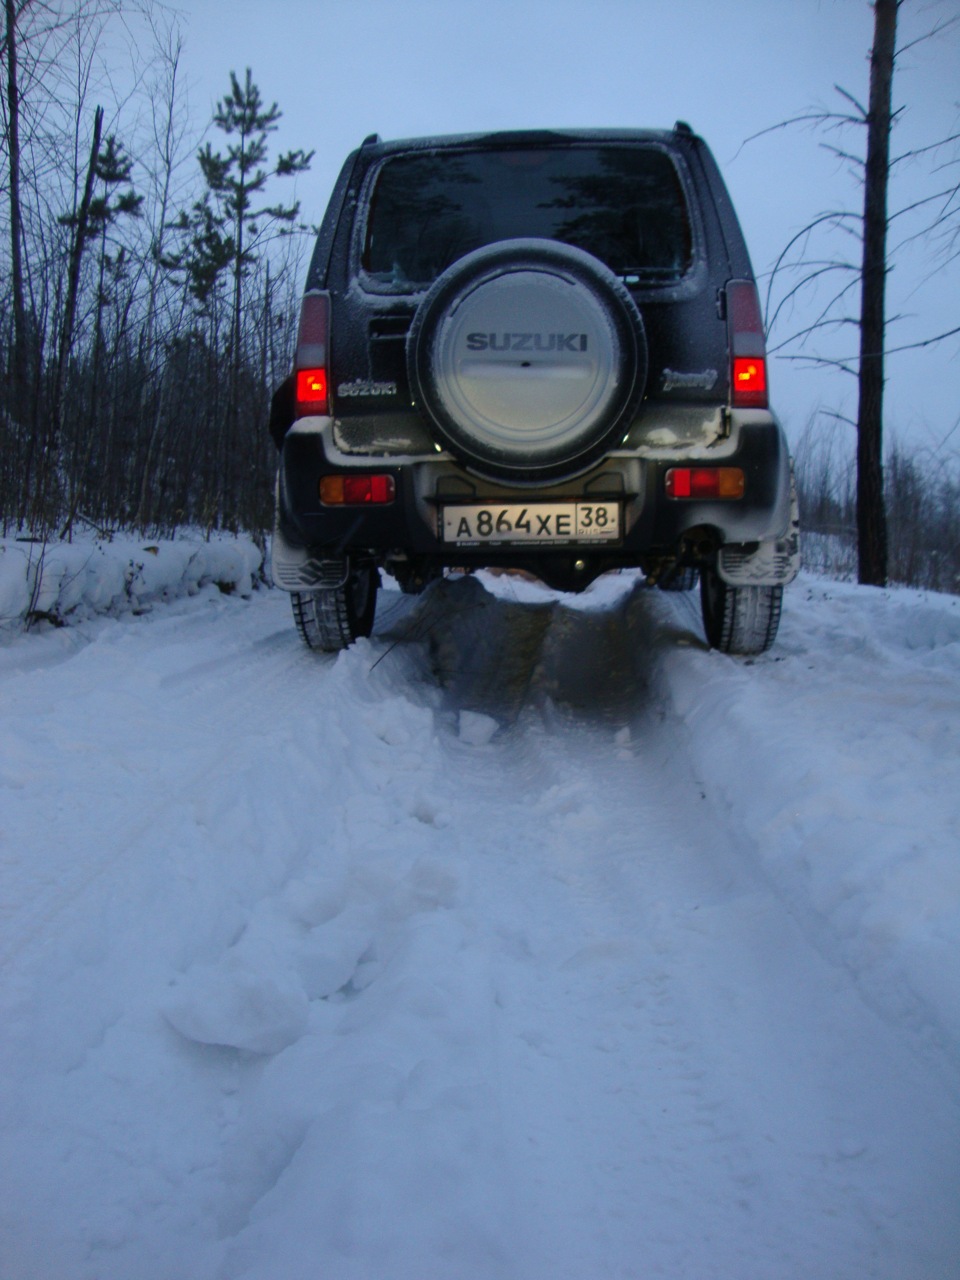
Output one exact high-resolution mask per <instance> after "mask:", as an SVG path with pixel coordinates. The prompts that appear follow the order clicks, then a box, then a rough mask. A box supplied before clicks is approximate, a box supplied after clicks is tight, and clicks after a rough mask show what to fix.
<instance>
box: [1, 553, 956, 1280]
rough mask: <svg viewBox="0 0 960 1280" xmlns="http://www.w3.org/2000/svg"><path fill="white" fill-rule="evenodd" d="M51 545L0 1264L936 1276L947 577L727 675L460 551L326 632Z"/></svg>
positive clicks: (28, 730)
mask: <svg viewBox="0 0 960 1280" xmlns="http://www.w3.org/2000/svg"><path fill="white" fill-rule="evenodd" d="M87 551H88V553H89V552H90V548H89V547H88V548H87ZM4 554H5V555H9V554H10V552H9V551H8V552H5V553H4ZM71 554H73V553H71ZM98 554H100V555H101V556H102V560H103V563H104V565H110V566H112V567H110V568H107V569H105V570H104V573H93V574H91V575H90V576H89V583H90V584H91V585H89V586H88V587H84V588H82V589H80V588H77V587H75V586H74V585H73V583H74V582H75V578H74V577H72V576H71V573H72V572H73V571H71V572H68V573H66V575H65V578H64V579H63V580H62V581H61V585H60V586H59V587H58V588H57V592H56V596H55V597H54V594H53V587H52V586H51V587H50V590H49V592H48V596H47V597H46V600H47V603H46V605H45V606H44V609H43V611H44V612H48V613H50V614H51V615H52V616H55V617H59V618H60V619H62V620H63V619H65V620H67V621H73V622H74V623H75V625H72V626H66V627H59V628H58V627H54V626H52V625H50V624H49V623H43V624H41V625H40V626H39V627H38V628H35V629H33V630H31V631H30V632H28V633H26V634H22V633H20V632H19V631H16V630H14V629H12V628H8V629H7V634H6V635H5V638H4V639H3V641H2V643H0V1026H2V1028H3V1033H2V1039H0V1180H2V1181H0V1276H2V1277H3V1280H183V1278H185V1277H189V1278H190V1280H254V1278H256V1280H434V1277H436V1278H437V1280H507V1278H510V1280H614V1278H616V1280H625V1278H627V1277H631V1278H634V1280H648V1278H653V1277H665V1278H666V1277H669V1278H670V1280H866V1278H868V1277H874V1278H878V1280H879V1278H882V1280H947V1278H949V1277H954V1276H956V1275H958V1274H960V963H958V950H960V947H958V944H960V751H958V731H960V600H958V599H956V598H952V597H937V596H929V595H927V596H923V595H919V594H917V593H913V592H907V591H886V592H881V591H870V590H865V589H860V588H857V587H854V586H849V585H839V584H833V583H829V582H826V581H825V580H822V579H816V578H812V577H809V576H807V577H802V578H801V579H800V580H799V581H798V583H797V584H795V585H794V586H793V587H792V588H791V589H790V591H789V592H788V603H787V608H786V611H785V616H784V623H783V627H782V630H781V638H780V641H779V642H778V644H777V646H776V648H775V649H774V650H773V651H772V652H771V653H770V654H768V655H766V656H765V657H764V658H762V659H758V660H756V661H754V662H743V661H742V660H735V659H730V658H726V657H723V656H721V655H719V654H716V653H712V652H709V651H708V650H707V649H706V648H705V646H704V644H703V641H702V638H701V631H700V627H699V621H698V618H697V609H696V601H695V598H694V597H693V596H691V597H673V596H667V595H663V594H661V593H657V592H647V591H645V590H643V589H642V587H641V586H640V585H639V584H638V582H637V580H636V579H635V578H634V577H633V576H632V575H628V574H624V575H613V576H609V577H607V578H605V579H602V580H600V581H599V582H597V583H596V584H594V587H593V588H592V589H591V590H590V591H588V592H587V593H586V594H585V595H583V596H581V597H562V596H559V595H558V594H557V593H554V592H550V591H547V590H545V589H544V588H541V587H540V586H538V585H536V584H532V583H528V582H525V581H523V580H521V579H517V578H514V577H494V576H490V575H482V576H481V577H479V578H474V579H463V580H448V581H446V582H444V583H441V584H438V585H437V587H436V588H434V589H433V590H432V591H430V592H429V593H428V594H427V595H426V596H424V597H422V598H421V599H420V600H417V601H412V600H410V599H409V598H408V597H403V596H401V595H399V594H398V593H395V592H390V591H385V592H384V593H383V594H382V596H381V605H380V608H379V611H378V617H377V625H376V629H375V635H374V637H373V638H372V639H371V640H370V641H363V642H361V643H359V644H358V645H356V646H355V647H354V648H353V649H351V650H350V651H349V652H347V653H345V654H342V655H340V656H339V657H337V658H333V657H322V656H317V655H313V654H310V653H308V652H307V651H305V650H304V649H302V647H301V646H300V643H299V641H298V640H297V637H296V634H295V632H294V629H293V626H292V622H291V619H290V614H289V604H288V600H287V598H286V596H284V595H283V594H281V593H279V592H275V591H269V590H266V589H262V588H261V589H259V590H254V591H252V593H251V591H250V588H251V586H252V579H251V577H250V575H251V574H252V573H253V572H255V568H256V557H255V555H254V554H253V552H252V550H251V549H250V548H249V547H245V546H244V544H239V545H238V547H236V548H234V549H233V551H229V550H224V551H223V552H222V554H223V555H225V556H229V555H235V556H236V559H235V560H234V561H233V565H234V569H233V570H232V571H230V572H228V571H227V570H225V569H223V568H222V567H221V568H220V569H219V570H217V571H211V572H207V571H206V570H205V569H204V570H202V571H199V572H198V571H197V570H198V568H199V563H198V562H197V561H192V563H193V569H191V570H190V572H189V573H186V576H185V570H184V569H183V557H184V553H183V552H182V551H181V552H174V551H172V550H170V549H169V548H167V547H163V546H161V547H159V548H158V550H157V551H156V552H155V553H153V552H145V553H144V554H143V555H142V556H141V555H139V554H138V553H137V550H136V549H135V548H134V549H133V550H131V549H130V548H125V547H123V548H120V549H114V550H111V551H104V552H100V553H98ZM193 554H194V552H193V551H191V552H190V553H189V554H188V555H187V561H188V563H191V561H190V556H192V555H193ZM197 554H200V555H202V554H204V553H202V552H200V553H197ZM211 554H213V553H211ZM217 554H220V553H219V552H218V553H217ZM114 561H119V562H120V564H121V569H122V570H123V571H122V572H121V574H120V581H121V587H120V588H119V594H118V593H117V592H112V593H109V592H108V589H107V587H106V586H104V585H103V582H104V579H105V576H106V575H107V574H114V573H115V572H116V566H115V565H114ZM141 561H142V562H143V564H144V566H146V567H145V568H144V569H141V570H139V571H137V572H135V573H133V574H132V575H131V574H130V573H129V572H128V569H127V568H126V567H124V566H129V565H130V563H131V562H132V563H133V564H134V565H136V564H140V563H141ZM7 563H8V564H9V563H12V562H10V561H8V562H7ZM161 564H166V565H167V566H168V569H167V570H163V571H162V572H161V568H160V566H161ZM178 565H179V566H180V567H179V568H177V566H178ZM11 572H12V571H11ZM167 572H168V573H169V575H170V577H171V579H172V581H171V582H169V583H165V582H164V581H163V575H164V573H167ZM147 574H152V575H153V576H152V578H151V585H150V586H149V589H147V588H146V586H145V587H144V591H143V592H141V593H140V594H139V595H137V592H136V591H134V592H133V593H131V591H130V588H129V583H130V581H136V582H144V583H146V578H145V577H144V575H147ZM13 576H16V575H13ZM217 581H221V582H223V583H224V584H225V585H228V586H230V585H233V586H235V587H237V588H238V590H235V591H234V593H233V594H229V595H227V594H224V593H223V592H222V591H221V590H220V589H218V587H217V586H216V585H214V583H215V582H217ZM2 582H3V574H2V573H0V583H2ZM51 582H52V579H51ZM64 582H68V584H69V585H70V589H71V590H73V592H74V596H71V597H70V598H69V600H67V601H66V603H64V598H63V595H62V592H63V590H64V585H63V583H64ZM124 582H126V583H127V585H126V586H124V585H122V584H123V583H124ZM6 589H7V590H8V594H7V596H6V597H4V598H5V599H6V600H7V602H8V603H7V606H6V612H5V613H4V611H3V610H0V613H3V616H6V617H10V616H11V615H16V614H17V613H21V612H23V609H22V608H21V607H20V605H18V604H17V600H20V601H21V603H22V595H21V596H17V597H16V599H15V598H14V594H11V593H13V588H12V587H10V586H9V583H8V587H7V588H6ZM108 595H109V599H108ZM244 595H246V596H247V598H243V596H244ZM133 596H137V599H138V601H139V605H138V607H137V608H136V609H134V608H133V606H132V605H130V604H129V601H130V600H131V599H132V597H133ZM57 600H59V601H60V605H57V604H56V602H57ZM161 600H165V601H166V603H164V604H162V606H161V605H160V604H159V603H158V602H159V601H161ZM71 601H72V603H71ZM104 601H106V603H104ZM125 601H126V602H127V603H125ZM51 602H52V603H51ZM151 603H153V605H154V607H153V608H152V610H150V611H149V612H147V613H146V614H145V615H144V616H134V612H136V613H142V611H143V608H146V607H147V606H148V605H150V604H151ZM54 606H56V607H54ZM36 607H37V605H36V597H35V598H34V608H36ZM101 609H107V610H108V612H110V613H113V614H114V615H117V614H119V616H98V614H99V611H100V610H101Z"/></svg>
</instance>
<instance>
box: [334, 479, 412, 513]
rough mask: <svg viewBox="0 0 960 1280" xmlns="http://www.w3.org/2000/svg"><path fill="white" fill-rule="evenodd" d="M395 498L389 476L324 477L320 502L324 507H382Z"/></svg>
mask: <svg viewBox="0 0 960 1280" xmlns="http://www.w3.org/2000/svg"><path fill="white" fill-rule="evenodd" d="M396 496H397V484H396V481H395V480H394V478H393V476H390V475H382V476H381V475H372V476H371V475H359V476H324V477H323V479H322V480H321V481H320V501H321V502H322V503H323V504H324V506H326V507H341V506H346V507H354V506H384V505H386V504H387V503H388V502H393V500H394V498H395V497H396Z"/></svg>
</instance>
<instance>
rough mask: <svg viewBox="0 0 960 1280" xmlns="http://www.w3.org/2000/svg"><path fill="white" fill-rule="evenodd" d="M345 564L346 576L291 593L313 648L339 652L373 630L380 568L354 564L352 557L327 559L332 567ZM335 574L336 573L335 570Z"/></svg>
mask: <svg viewBox="0 0 960 1280" xmlns="http://www.w3.org/2000/svg"><path fill="white" fill-rule="evenodd" d="M335 567H342V574H343V576H342V580H341V581H340V582H339V583H338V584H337V585H335V586H330V587H323V588H321V589H319V590H317V591H294V592H291V594H290V603H291V605H292V607H293V620H294V622H295V623H296V626H297V631H298V632H299V634H300V638H301V640H302V641H303V642H304V644H305V645H307V646H308V647H309V648H311V649H318V650H320V651H321V652H323V653H337V652H339V651H340V650H341V649H346V648H347V647H348V646H349V645H351V644H353V642H354V640H356V639H358V638H359V637H360V636H368V635H369V634H370V632H371V631H372V630H373V618H374V614H375V613H376V610H377V588H378V587H379V585H380V574H379V570H378V569H377V568H376V566H375V565H361V566H360V567H359V568H356V569H354V568H352V567H351V566H350V564H349V562H348V561H340V562H337V565H336V566H335V565H334V563H333V562H325V568H329V569H330V570H331V571H332V570H333V569H334V568H335ZM331 576H333V574H331Z"/></svg>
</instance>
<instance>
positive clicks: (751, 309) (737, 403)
mask: <svg viewBox="0 0 960 1280" xmlns="http://www.w3.org/2000/svg"><path fill="white" fill-rule="evenodd" d="M727 328H728V330H729V335H730V403H731V404H732V405H733V406H734V408H739V409H766V408H767V407H768V405H769V403H770V401H769V399H768V396H767V348H766V343H765V341H764V336H763V313H762V312H761V310H760V299H759V297H758V296H757V286H756V285H755V284H754V283H753V281H752V280H730V281H729V282H728V283H727Z"/></svg>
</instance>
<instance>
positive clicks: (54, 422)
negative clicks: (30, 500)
mask: <svg viewBox="0 0 960 1280" xmlns="http://www.w3.org/2000/svg"><path fill="white" fill-rule="evenodd" d="M102 134H103V107H97V109H96V111H95V112H94V117H93V141H92V142H91V144H90V162H89V164H88V166H87V176H86V181H85V183H84V188H83V196H82V198H81V200H80V206H79V208H78V209H77V213H76V218H75V220H74V227H73V242H72V244H71V246H70V261H69V264H68V268H67V296H66V301H65V303H64V308H63V324H62V326H61V329H60V346H59V350H58V352H57V371H56V381H55V383H54V391H53V407H52V411H51V414H50V436H49V439H48V441H47V446H46V449H45V450H44V458H43V472H42V479H41V485H40V488H39V491H38V495H37V507H38V512H37V517H35V518H38V519H39V520H40V522H41V523H42V524H43V525H44V527H49V526H50V524H51V523H53V522H54V521H56V520H58V519H59V518H60V515H61V513H62V511H63V506H64V502H65V500H66V484H65V482H64V476H63V457H62V449H63V440H62V436H63V411H64V402H65V400H66V392H67V371H68V368H69V364H70V353H71V351H72V350H73V331H74V327H75V325H76V317H77V295H78V293H79V289H80V267H81V264H82V261H83V249H84V244H85V241H86V238H87V223H88V220H89V216H90V204H91V202H92V200H93V187H94V182H95V180H96V170H97V161H98V160H99V158H100V141H101V136H102Z"/></svg>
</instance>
